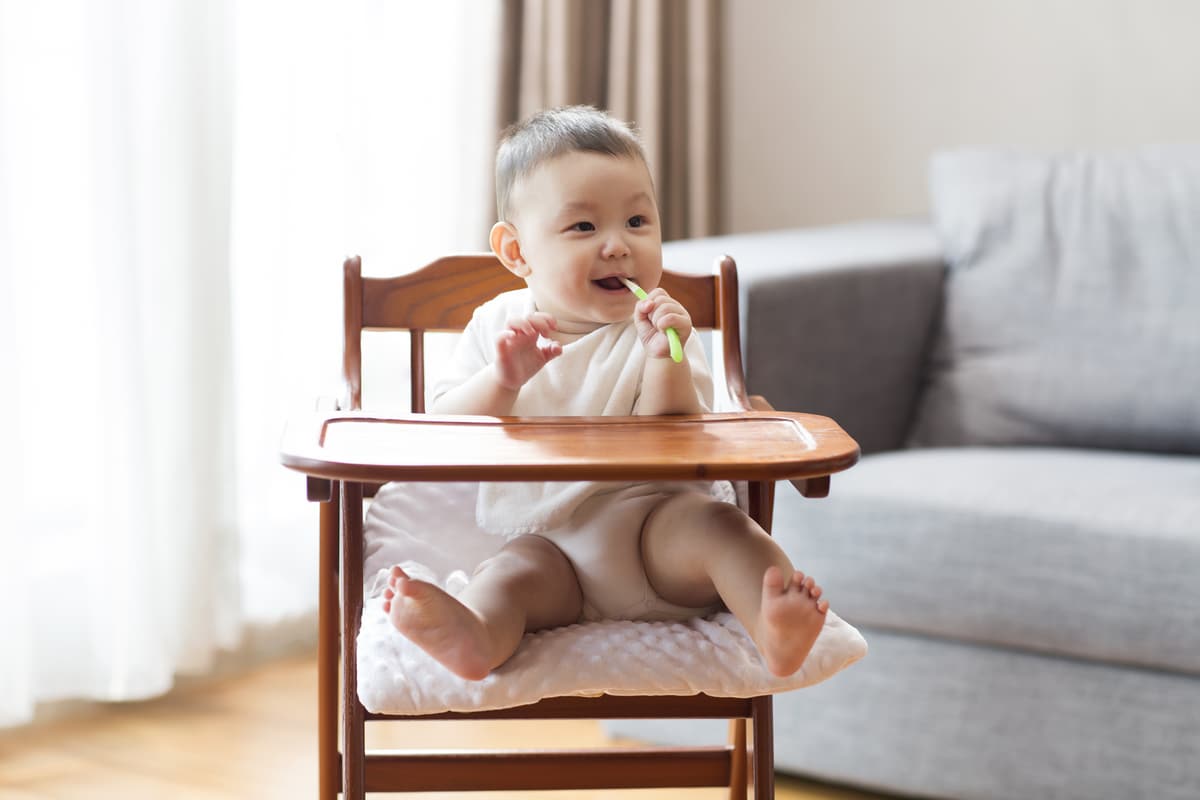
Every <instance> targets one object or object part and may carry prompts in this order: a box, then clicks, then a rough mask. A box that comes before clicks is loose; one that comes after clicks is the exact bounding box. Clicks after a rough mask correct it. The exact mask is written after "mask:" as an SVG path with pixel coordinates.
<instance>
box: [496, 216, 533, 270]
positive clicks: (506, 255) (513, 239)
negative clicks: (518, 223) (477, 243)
mask: <svg viewBox="0 0 1200 800" xmlns="http://www.w3.org/2000/svg"><path fill="white" fill-rule="evenodd" d="M490 240H491V243H492V252H493V253H495V254H496V258H498V259H500V263H501V264H503V265H504V267H505V269H507V270H508V271H509V272H511V273H512V274H514V275H516V276H517V277H518V278H524V277H526V276H528V275H529V265H527V264H526V263H525V259H524V258H522V257H521V240H520V239H518V238H517V229H516V228H515V227H513V225H512V223H511V222H497V223H496V224H495V225H493V226H492V235H491V239H490Z"/></svg>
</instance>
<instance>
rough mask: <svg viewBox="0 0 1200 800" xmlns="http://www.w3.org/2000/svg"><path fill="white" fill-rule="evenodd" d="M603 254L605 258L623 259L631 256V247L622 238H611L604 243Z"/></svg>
mask: <svg viewBox="0 0 1200 800" xmlns="http://www.w3.org/2000/svg"><path fill="white" fill-rule="evenodd" d="M603 254H604V257H605V258H622V257H624V256H627V255H629V246H628V245H627V244H625V238H624V237H622V236H610V237H608V238H607V239H606V240H605V241H604V250H603Z"/></svg>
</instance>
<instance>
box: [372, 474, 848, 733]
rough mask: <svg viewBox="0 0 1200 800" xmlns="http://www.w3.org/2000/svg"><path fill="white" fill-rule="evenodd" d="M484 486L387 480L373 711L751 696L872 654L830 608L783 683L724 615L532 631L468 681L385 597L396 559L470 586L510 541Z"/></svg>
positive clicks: (378, 505)
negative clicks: (490, 515)
mask: <svg viewBox="0 0 1200 800" xmlns="http://www.w3.org/2000/svg"><path fill="white" fill-rule="evenodd" d="M475 491H476V485H475V484H462V483H459V484H446V483H414V484H389V485H388V486H385V487H384V488H383V489H382V490H380V492H379V494H378V495H377V496H376V498H375V500H374V502H373V503H372V504H371V506H370V509H369V510H368V513H367V520H366V525H365V536H366V553H367V558H366V568H365V569H366V571H365V575H366V576H367V584H368V585H367V587H366V595H367V596H366V603H365V606H364V609H363V619H362V629H361V631H360V632H359V636H358V694H359V699H360V700H361V702H362V704H363V706H364V707H366V709H367V710H368V711H371V712H375V713H385V714H432V713H438V712H442V711H480V710H486V709H498V708H510V707H513V706H519V705H526V704H528V703H533V702H536V701H538V700H541V699H543V698H546V697H562V696H591V695H599V694H612V695H635V694H659V695H691V694H697V693H704V694H709V695H712V696H716V697H753V696H755V695H760V694H770V693H775V692H781V691H786V690H789V689H798V688H801V687H804V686H811V685H813V684H815V683H819V682H821V681H823V680H825V679H826V678H828V677H830V676H832V675H834V674H835V673H837V672H839V671H840V670H842V669H845V668H846V667H847V666H849V665H850V664H853V663H854V662H855V661H857V660H859V659H860V658H862V657H863V656H864V655H865V654H866V651H867V644H866V641H865V640H864V639H863V637H862V635H861V634H860V633H859V632H858V631H857V630H856V629H855V628H854V627H853V626H851V625H849V624H848V623H846V622H845V621H844V620H842V619H841V618H839V617H838V616H837V615H836V614H834V613H833V612H832V611H831V612H829V613H828V615H827V618H826V622H825V627H824V628H823V629H822V631H821V634H820V636H819V637H818V638H817V642H816V644H815V645H814V646H813V649H812V652H811V653H809V656H808V658H807V659H806V660H805V662H804V664H803V665H802V666H801V668H800V669H799V670H798V671H797V672H796V673H795V674H793V675H791V676H788V677H786V678H779V677H776V676H775V675H772V674H771V673H770V672H769V671H767V669H766V668H765V667H764V666H763V663H762V660H761V659H760V657H759V655H758V651H757V650H756V649H755V647H754V644H753V642H751V640H750V638H749V636H748V635H747V634H746V632H745V630H744V629H743V628H742V626H741V624H740V623H739V622H738V621H737V619H736V618H734V617H733V615H732V614H730V613H728V612H721V613H717V614H714V615H712V616H710V617H705V618H697V619H691V620H686V621H683V622H631V621H602V622H588V623H582V624H576V625H569V626H566V627H562V628H554V629H550V630H544V631H539V632H537V633H532V634H526V636H525V638H524V640H523V641H522V643H521V646H520V647H519V648H518V649H517V652H516V653H514V654H513V656H512V658H510V659H509V660H508V661H507V662H505V664H503V665H502V666H501V667H500V668H499V669H497V670H495V671H494V672H493V673H492V674H491V675H489V676H488V677H487V678H485V679H484V680H482V681H467V680H463V679H462V678H459V677H458V676H456V675H454V674H453V673H451V672H449V671H448V670H447V669H445V668H444V667H443V666H441V665H440V664H438V663H437V662H436V661H434V660H433V659H431V658H430V657H429V656H428V655H426V654H425V652H424V651H422V650H421V649H420V648H418V647H416V646H415V645H413V644H412V643H411V642H409V641H408V640H407V639H405V638H404V637H403V636H402V635H401V634H400V633H399V632H398V631H397V630H396V629H395V628H394V627H392V625H391V624H390V623H389V622H388V619H387V616H386V615H385V614H384V612H383V608H382V605H381V601H380V598H379V593H380V592H381V591H382V588H383V586H384V584H385V576H386V574H387V570H388V569H389V568H390V567H391V566H392V565H393V564H397V563H400V564H402V565H403V566H404V568H405V569H406V570H407V571H409V573H410V574H411V575H413V577H419V578H422V579H424V580H429V581H431V582H434V583H437V584H438V585H439V586H442V587H443V588H445V589H446V590H447V591H449V592H451V593H452V594H457V593H458V592H460V591H462V588H463V587H464V586H465V585H466V584H467V581H468V580H469V578H468V577H467V576H468V575H469V574H470V573H471V572H472V571H473V570H474V568H475V566H476V565H477V564H478V563H479V562H480V561H482V560H483V559H484V558H487V557H488V556H489V555H491V554H492V553H494V552H495V551H496V550H497V549H498V548H499V547H500V546H501V545H502V544H503V539H501V538H500V537H496V536H491V535H489V534H487V533H485V532H483V531H481V530H479V528H478V527H477V526H476V525H475V522H474V508H475V503H474V493H475ZM435 525H436V527H434V526H435Z"/></svg>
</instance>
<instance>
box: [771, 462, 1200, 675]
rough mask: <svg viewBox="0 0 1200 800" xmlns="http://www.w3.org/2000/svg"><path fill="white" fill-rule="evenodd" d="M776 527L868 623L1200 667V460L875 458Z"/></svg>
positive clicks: (784, 501) (786, 507) (839, 601)
mask: <svg viewBox="0 0 1200 800" xmlns="http://www.w3.org/2000/svg"><path fill="white" fill-rule="evenodd" d="M831 488H832V492H831V494H830V496H829V497H828V498H826V499H822V500H807V499H804V498H802V497H800V496H799V495H798V494H797V493H796V492H794V491H791V490H790V487H788V490H787V491H783V490H781V491H779V492H778V493H777V498H776V503H775V524H774V532H775V536H776V537H777V538H778V540H779V541H780V543H781V544H782V545H783V546H784V547H785V549H786V550H787V551H788V552H789V554H791V556H792V558H793V561H794V562H795V563H796V566H797V567H798V568H799V569H802V570H804V571H805V572H807V573H811V574H812V575H814V576H815V577H816V579H817V580H818V581H819V582H820V583H821V584H822V586H824V587H825V590H826V595H825V596H826V597H827V598H828V599H829V601H830V603H831V604H832V607H833V608H834V609H835V610H836V611H837V612H838V613H839V614H840V615H841V616H843V617H844V618H845V619H846V620H848V621H849V622H850V623H852V624H854V625H863V626H868V627H876V628H879V627H882V628H890V629H895V630H901V631H908V632H914V633H918V634H924V635H929V636H940V637H947V638H953V639H964V640H969V641H972V642H976V643H982V644H993V645H1003V646H1009V647H1014V648H1021V649H1028V650H1032V651H1040V652H1046V653H1052V654H1062V655H1068V656H1077V657H1080V658H1087V659H1096V660H1104V661H1111V662H1120V663H1126V664H1137V665H1143V666H1148V667H1156V668H1161V669H1168V670H1177V671H1183V672H1188V673H1192V674H1200V626H1197V625H1196V614H1197V609H1200V580H1197V576H1200V459H1196V458H1190V457H1185V456H1171V455H1151V454H1134V453H1117V452H1099V451H1086V450H1076V449H1053V448H1018V447H1014V448H947V449H938V448H933V449H928V450H907V451H895V452H891V453H885V454H879V455H874V456H868V457H866V458H864V459H863V460H862V461H861V462H859V464H858V465H857V466H856V467H855V468H854V469H852V470H849V471H848V472H846V473H845V474H839V475H837V476H835V477H834V479H833V483H832V487H831Z"/></svg>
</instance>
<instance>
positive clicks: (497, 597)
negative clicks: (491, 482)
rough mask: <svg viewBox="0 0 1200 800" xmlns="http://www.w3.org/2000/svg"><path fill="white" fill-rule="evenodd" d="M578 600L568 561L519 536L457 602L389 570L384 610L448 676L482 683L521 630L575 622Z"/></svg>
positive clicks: (482, 568)
mask: <svg viewBox="0 0 1200 800" xmlns="http://www.w3.org/2000/svg"><path fill="white" fill-rule="evenodd" d="M582 607H583V596H582V594H581V593H580V591H579V580H578V579H577V578H576V577H575V570H574V568H572V566H571V563H570V562H569V561H567V558H566V556H564V555H563V554H562V552H561V551H560V550H559V549H558V548H557V547H555V546H554V544H553V543H551V542H550V541H549V540H548V539H543V538H542V537H540V536H522V537H519V538H517V539H513V540H512V541H511V542H509V543H508V544H506V545H505V546H504V548H503V549H502V550H501V551H500V552H499V553H497V554H496V555H494V556H492V557H491V558H489V559H487V560H486V561H484V562H483V563H482V564H480V565H479V568H478V569H477V570H475V575H474V577H473V578H472V579H471V582H470V583H469V584H467V587H466V588H465V589H463V591H462V593H461V594H459V595H458V597H457V598H456V597H454V596H452V595H450V594H448V593H446V592H445V591H443V590H442V589H440V588H439V587H437V586H434V585H433V584H431V583H427V582H425V581H419V580H414V579H412V578H410V577H408V575H406V574H405V573H404V570H402V569H400V567H392V573H391V576H390V577H389V579H388V588H387V589H385V590H384V593H383V610H384V611H386V612H387V614H388V618H389V619H391V621H392V624H393V625H395V626H396V629H397V630H399V631H400V632H401V633H402V634H404V635H405V636H406V637H408V638H409V639H410V640H411V641H412V642H413V643H414V644H416V645H417V646H418V647H420V648H421V649H422V650H424V651H425V652H427V653H429V655H431V656H433V657H434V658H435V659H436V660H437V661H438V662H440V663H441V664H442V665H443V666H445V667H446V668H447V669H448V670H450V671H451V672H453V673H454V674H456V675H459V676H461V677H463V678H467V679H468V680H482V679H483V678H485V677H487V675H488V673H489V672H491V671H492V670H493V669H495V668H496V667H498V666H500V665H501V664H503V663H504V662H505V661H507V660H508V658H509V656H511V655H512V654H513V652H515V651H516V649H517V646H518V645H519V644H520V643H521V637H522V636H523V635H524V634H525V632H526V631H536V630H541V629H542V628H552V627H556V626H558V625H566V624H568V623H571V622H574V621H575V620H576V619H578V618H579V614H580V611H581V610H582Z"/></svg>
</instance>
